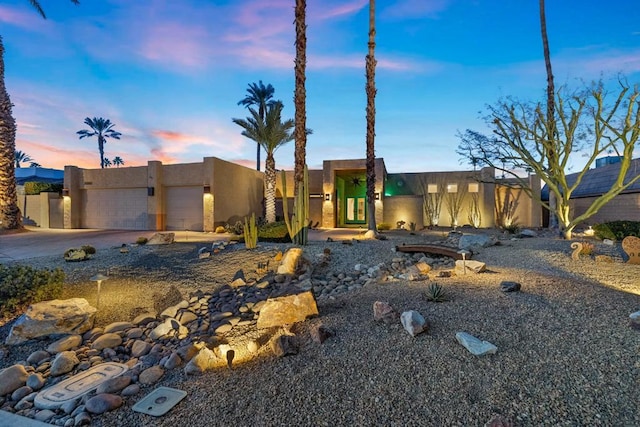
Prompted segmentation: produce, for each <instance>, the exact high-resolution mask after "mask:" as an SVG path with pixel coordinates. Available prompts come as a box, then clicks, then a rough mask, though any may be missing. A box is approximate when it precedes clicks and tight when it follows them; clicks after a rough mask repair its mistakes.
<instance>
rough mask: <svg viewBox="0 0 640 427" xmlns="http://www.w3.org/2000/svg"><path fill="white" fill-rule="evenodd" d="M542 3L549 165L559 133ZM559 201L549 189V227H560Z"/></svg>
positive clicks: (541, 25) (541, 18)
mask: <svg viewBox="0 0 640 427" xmlns="http://www.w3.org/2000/svg"><path fill="white" fill-rule="evenodd" d="M539 5H540V31H541V33H542V49H543V52H544V64H545V67H546V71H547V141H546V143H545V148H546V149H545V154H546V157H547V162H548V165H549V167H552V165H553V164H556V163H557V153H556V152H555V144H554V142H553V141H554V140H555V138H556V135H557V130H556V129H557V128H556V118H555V92H556V91H555V85H554V82H553V70H552V69H551V54H550V53H549V38H548V37H547V19H546V14H545V7H544V0H540V1H539ZM557 206H558V201H557V199H556V195H555V194H554V193H553V192H552V191H549V208H550V209H549V228H553V229H556V228H558V217H557V216H556V209H557Z"/></svg>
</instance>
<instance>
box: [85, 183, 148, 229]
mask: <svg viewBox="0 0 640 427" xmlns="http://www.w3.org/2000/svg"><path fill="white" fill-rule="evenodd" d="M83 193H84V194H83V201H84V206H83V209H82V221H81V224H82V227H83V228H103V229H111V230H147V189H146V188H127V189H117V190H112V189H96V190H84V191H83Z"/></svg>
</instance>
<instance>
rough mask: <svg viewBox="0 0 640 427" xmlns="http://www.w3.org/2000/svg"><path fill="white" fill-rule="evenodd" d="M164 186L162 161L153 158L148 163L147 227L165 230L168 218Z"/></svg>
mask: <svg viewBox="0 0 640 427" xmlns="http://www.w3.org/2000/svg"><path fill="white" fill-rule="evenodd" d="M163 201H164V187H163V179H162V162H159V161H157V160H151V161H149V162H148V163H147V228H149V230H157V231H160V230H164V228H165V222H166V219H167V216H166V212H165V211H164V207H163V206H164V203H163Z"/></svg>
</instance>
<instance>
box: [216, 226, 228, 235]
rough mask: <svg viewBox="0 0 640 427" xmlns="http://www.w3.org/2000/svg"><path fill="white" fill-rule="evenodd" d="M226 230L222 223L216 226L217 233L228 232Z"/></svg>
mask: <svg viewBox="0 0 640 427" xmlns="http://www.w3.org/2000/svg"><path fill="white" fill-rule="evenodd" d="M226 231H227V229H226V228H225V227H224V226H222V225H219V226H217V227H216V233H218V234H222V233H226Z"/></svg>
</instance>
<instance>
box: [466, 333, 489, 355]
mask: <svg viewBox="0 0 640 427" xmlns="http://www.w3.org/2000/svg"><path fill="white" fill-rule="evenodd" d="M456 340H458V342H459V343H460V344H462V345H463V346H464V348H466V349H467V350H469V351H470V352H471V354H473V355H475V356H484V355H485V354H493V353H495V352H496V351H498V347H496V346H495V345H493V344H491V343H490V342H488V341H482V340H480V339H478V338H476V337H474V336H473V335H470V334H468V333H466V332H458V333H456Z"/></svg>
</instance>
